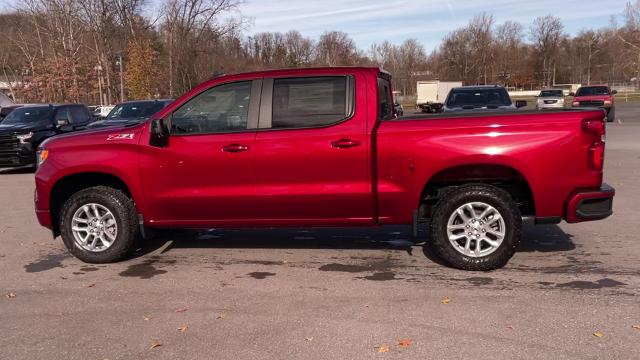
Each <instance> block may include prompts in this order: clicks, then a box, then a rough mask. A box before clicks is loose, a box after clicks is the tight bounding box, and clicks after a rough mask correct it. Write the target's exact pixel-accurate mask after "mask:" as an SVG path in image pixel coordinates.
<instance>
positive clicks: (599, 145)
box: [582, 119, 607, 171]
mask: <svg viewBox="0 0 640 360" xmlns="http://www.w3.org/2000/svg"><path fill="white" fill-rule="evenodd" d="M582 130H583V131H584V132H587V133H589V134H592V135H594V137H595V139H594V141H593V143H592V144H591V146H589V167H590V168H591V169H592V170H596V171H601V170H602V167H603V165H604V141H605V137H606V131H607V128H606V126H605V123H604V119H603V120H585V121H583V122H582Z"/></svg>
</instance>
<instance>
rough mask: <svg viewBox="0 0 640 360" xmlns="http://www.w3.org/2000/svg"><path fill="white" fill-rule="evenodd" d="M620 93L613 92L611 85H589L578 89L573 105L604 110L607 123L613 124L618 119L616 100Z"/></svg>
mask: <svg viewBox="0 0 640 360" xmlns="http://www.w3.org/2000/svg"><path fill="white" fill-rule="evenodd" d="M617 93H618V92H617V91H616V90H611V89H610V88H609V85H587V86H582V87H580V88H578V91H576V93H575V94H573V93H572V94H569V95H570V96H574V98H573V102H572V103H571V105H572V106H573V107H596V108H601V109H604V110H605V111H606V113H607V122H613V121H614V120H615V118H616V99H615V95H616V94H617Z"/></svg>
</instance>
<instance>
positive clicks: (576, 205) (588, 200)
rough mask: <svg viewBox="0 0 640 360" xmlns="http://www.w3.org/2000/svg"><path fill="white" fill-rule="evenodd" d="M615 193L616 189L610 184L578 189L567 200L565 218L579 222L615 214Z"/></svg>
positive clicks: (570, 221) (568, 220)
mask: <svg viewBox="0 0 640 360" xmlns="http://www.w3.org/2000/svg"><path fill="white" fill-rule="evenodd" d="M615 195H616V190H615V189H614V188H612V187H611V186H609V185H608V184H602V186H601V187H600V189H598V190H580V191H576V192H574V193H573V194H572V195H571V196H570V197H569V201H568V202H567V210H566V214H565V220H566V221H567V222H568V223H577V222H582V221H593V220H601V219H604V218H607V217H609V216H611V214H613V197H614V196H615Z"/></svg>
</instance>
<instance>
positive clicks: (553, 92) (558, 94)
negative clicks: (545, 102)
mask: <svg viewBox="0 0 640 360" xmlns="http://www.w3.org/2000/svg"><path fill="white" fill-rule="evenodd" d="M563 96H564V94H563V93H562V90H542V91H540V97H563Z"/></svg>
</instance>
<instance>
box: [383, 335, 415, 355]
mask: <svg viewBox="0 0 640 360" xmlns="http://www.w3.org/2000/svg"><path fill="white" fill-rule="evenodd" d="M409 345H411V340H409V339H407V338H404V339H402V340H399V341H398V342H396V346H397V347H398V351H400V350H402V349H406V348H408V347H409ZM375 349H376V351H377V352H379V353H388V352H389V351H390V350H391V349H390V348H389V345H387V344H384V345H380V346H376V347H375Z"/></svg>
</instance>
